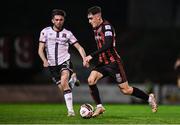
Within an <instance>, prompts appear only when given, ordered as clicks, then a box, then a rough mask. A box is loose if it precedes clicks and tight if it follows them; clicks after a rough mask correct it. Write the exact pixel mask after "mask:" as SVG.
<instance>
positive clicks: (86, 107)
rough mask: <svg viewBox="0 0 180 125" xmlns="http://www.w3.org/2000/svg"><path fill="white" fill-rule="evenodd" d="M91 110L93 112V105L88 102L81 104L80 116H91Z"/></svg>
mask: <svg viewBox="0 0 180 125" xmlns="http://www.w3.org/2000/svg"><path fill="white" fill-rule="evenodd" d="M93 112H94V107H93V106H92V105H91V104H88V103H85V104H83V105H81V107H80V111H79V113H80V115H81V117H82V118H86V119H88V118H91V116H92V114H93Z"/></svg>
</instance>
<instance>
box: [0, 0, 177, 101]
mask: <svg viewBox="0 0 180 125" xmlns="http://www.w3.org/2000/svg"><path fill="white" fill-rule="evenodd" d="M94 5H98V6H101V8H102V13H103V17H104V18H105V19H107V20H108V21H109V22H111V23H112V24H113V26H114V27H115V30H116V36H117V41H116V45H117V50H118V52H119V54H120V56H121V58H122V59H123V62H124V65H125V70H126V74H127V77H128V80H129V82H130V84H131V85H135V86H137V87H140V88H142V89H143V90H145V91H147V92H154V93H155V94H156V95H157V97H158V101H159V103H161V104H180V91H179V88H178V86H177V72H176V70H175V69H174V65H175V62H176V60H177V58H178V55H179V54H180V1H179V0H136V1H135V0H111V1H107V0H106V1H105V0H104V1H102V0H90V1H85V0H38V1H37V0H36V1H35V0H31V1H27V0H18V1H10V0H6V1H3V3H2V2H1V4H0V15H1V20H0V102H2V103H3V102H58V103H59V102H62V101H63V98H62V97H61V94H60V93H59V91H58V89H57V86H56V85H54V84H53V83H52V82H51V79H50V74H49V72H48V70H47V69H44V68H43V67H42V62H41V60H40V58H39V56H38V53H37V49H38V39H39V33H40V31H41V30H42V29H43V28H44V27H47V26H50V25H51V11H52V9H55V8H58V9H63V10H65V11H66V13H67V17H66V22H65V27H66V29H69V30H71V31H72V32H73V34H74V35H75V36H76V37H77V39H78V40H79V43H80V44H81V45H82V46H83V47H84V49H85V50H86V53H87V54H90V53H91V52H93V51H94V50H95V49H96V43H95V41H94V37H93V32H92V29H91V26H90V25H89V24H88V20H87V15H86V14H87V9H88V8H89V7H91V6H94ZM70 52H71V53H72V62H73V64H74V69H75V71H76V72H77V75H78V78H79V80H80V81H81V86H80V87H75V88H74V90H73V91H74V101H75V102H92V99H91V98H90V94H89V89H88V86H87V77H88V75H89V73H90V69H85V68H83V67H82V62H81V58H80V55H79V53H78V52H77V50H75V49H74V48H73V47H71V48H70ZM94 64H95V61H94V62H92V63H91V66H93V65H94ZM98 85H99V86H101V87H100V91H102V97H103V100H104V101H105V102H107V103H141V102H140V101H139V100H136V99H134V98H131V97H127V96H124V95H122V94H121V93H119V90H118V88H117V86H116V85H115V84H113V81H112V80H111V79H110V78H106V79H103V80H101V81H100V82H99V84H98ZM106 94H107V95H106ZM108 97H109V98H108ZM110 97H116V98H113V99H111V98H110Z"/></svg>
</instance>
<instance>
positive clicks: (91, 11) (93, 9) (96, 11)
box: [87, 6, 101, 15]
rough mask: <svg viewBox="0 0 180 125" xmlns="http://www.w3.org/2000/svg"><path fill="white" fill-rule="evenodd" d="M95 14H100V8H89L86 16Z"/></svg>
mask: <svg viewBox="0 0 180 125" xmlns="http://www.w3.org/2000/svg"><path fill="white" fill-rule="evenodd" d="M97 13H101V7H99V6H93V7H90V8H89V9H88V12H87V14H92V15H95V14H97Z"/></svg>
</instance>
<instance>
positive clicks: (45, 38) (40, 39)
mask: <svg viewBox="0 0 180 125" xmlns="http://www.w3.org/2000/svg"><path fill="white" fill-rule="evenodd" d="M46 41H47V36H46V31H45V29H43V30H42V31H41V32H40V37H39V42H43V43H45V42H46Z"/></svg>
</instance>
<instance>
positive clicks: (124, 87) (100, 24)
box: [85, 6, 157, 117]
mask: <svg viewBox="0 0 180 125" xmlns="http://www.w3.org/2000/svg"><path fill="white" fill-rule="evenodd" d="M87 14H88V15H87V16H88V20H89V23H90V24H91V25H92V28H93V31H94V36H95V40H96V43H97V48H98V50H97V51H95V52H93V53H91V54H90V55H88V56H86V58H85V61H86V62H87V63H89V62H90V60H92V59H93V58H95V57H98V58H99V64H98V65H97V66H96V67H95V68H94V69H93V70H92V71H91V73H90V76H89V77H88V84H89V88H90V92H91V95H92V97H93V99H94V101H95V102H96V105H97V107H96V110H95V112H94V114H93V117H96V116H98V115H100V114H102V113H104V112H105V108H104V107H103V105H102V102H101V98H100V95H99V90H98V88H97V86H96V83H97V81H98V80H100V79H101V78H103V77H106V76H110V77H112V78H114V79H115V80H116V82H117V84H118V87H119V89H120V91H121V92H122V93H123V94H125V95H132V96H135V97H138V98H141V99H143V100H144V101H147V102H149V104H150V105H151V108H152V112H156V111H157V104H156V99H155V97H154V94H152V93H151V94H149V95H148V94H146V93H145V92H143V91H142V90H140V89H138V88H136V87H131V86H130V85H129V84H128V80H127V78H126V74H125V71H124V68H123V64H122V60H121V58H120V56H119V55H118V53H117V50H116V46H115V42H116V39H115V30H114V28H113V26H112V25H111V24H110V23H109V22H108V21H107V20H104V19H103V18H102V15H101V14H102V13H101V8H100V7H99V6H93V7H91V8H89V9H88V13H87Z"/></svg>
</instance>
